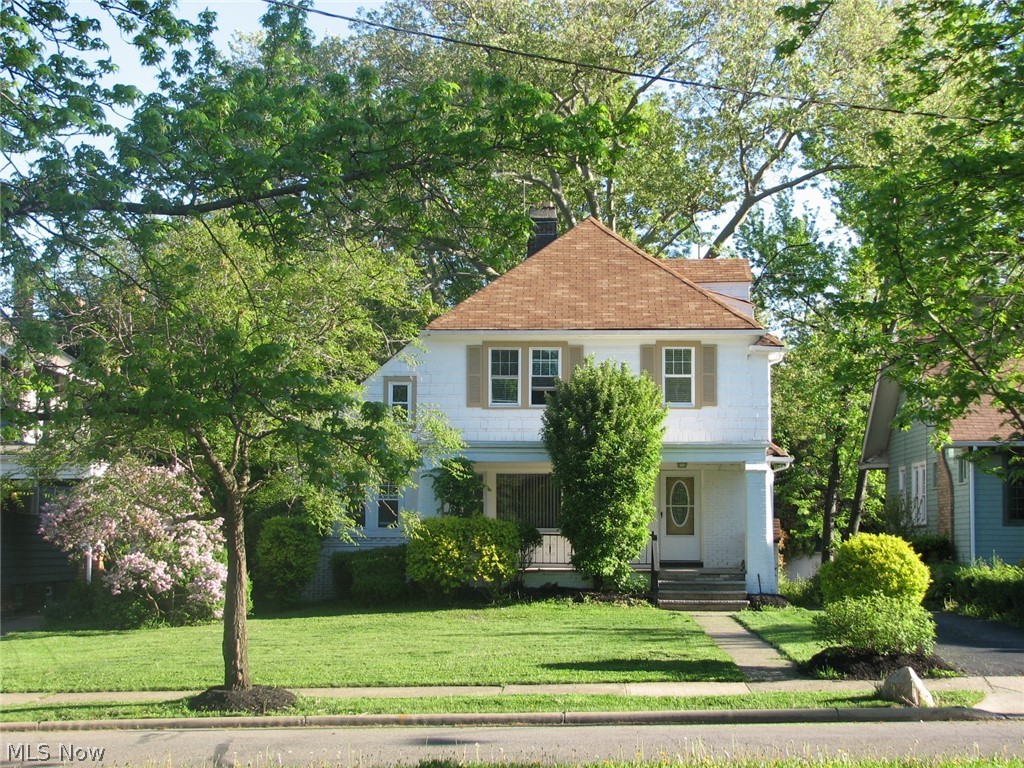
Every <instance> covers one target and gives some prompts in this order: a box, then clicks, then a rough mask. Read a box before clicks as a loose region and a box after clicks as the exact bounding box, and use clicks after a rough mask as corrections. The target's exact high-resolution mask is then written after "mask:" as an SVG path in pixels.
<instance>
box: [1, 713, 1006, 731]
mask: <svg viewBox="0 0 1024 768" xmlns="http://www.w3.org/2000/svg"><path fill="white" fill-rule="evenodd" d="M1018 719H1022V717H1020V716H1016V715H999V714H994V713H991V712H984V711H981V710H976V709H970V708H968V707H936V708H933V709H917V708H909V707H907V708H902V709H895V708H888V707H870V708H864V709H857V708H844V709H776V710H760V709H737V710H684V711H659V712H524V713H518V714H510V713H505V712H493V713H477V714H423V715H304V716H298V717H293V716H288V715H269V716H262V717H260V716H242V717H195V718H187V717H181V718H150V719H128V720H69V721H54V720H48V721H45V722H38V723H33V722H22V723H3V724H2V726H3V729H4V731H6V732H8V733H9V732H11V731H28V732H54V731H90V730H108V731H115V730H116V731H130V730H211V729H220V728H374V727H396V726H397V727H401V726H420V727H423V726H427V727H430V726H450V727H470V726H526V725H546V726H554V725H563V726H574V725H774V724H781V723H869V722H890V723H906V722H953V721H1001V720H1018Z"/></svg>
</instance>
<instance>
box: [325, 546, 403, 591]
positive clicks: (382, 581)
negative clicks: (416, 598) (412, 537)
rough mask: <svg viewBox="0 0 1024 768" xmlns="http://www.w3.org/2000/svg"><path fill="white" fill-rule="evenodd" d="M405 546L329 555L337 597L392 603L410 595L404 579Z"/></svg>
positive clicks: (357, 550)
mask: <svg viewBox="0 0 1024 768" xmlns="http://www.w3.org/2000/svg"><path fill="white" fill-rule="evenodd" d="M407 549H408V547H407V546H406V545H405V544H400V545H398V546H396V547H377V548H376V549H356V550H351V551H345V552H335V553H334V555H332V556H331V571H332V572H333V574H334V589H335V593H336V596H337V597H338V599H341V600H344V599H347V598H352V599H354V600H356V601H357V602H360V603H363V604H364V605H376V604H379V603H394V602H398V601H400V600H404V599H405V598H406V597H408V596H409V590H408V585H407V584H406V579H405V561H406V551H407Z"/></svg>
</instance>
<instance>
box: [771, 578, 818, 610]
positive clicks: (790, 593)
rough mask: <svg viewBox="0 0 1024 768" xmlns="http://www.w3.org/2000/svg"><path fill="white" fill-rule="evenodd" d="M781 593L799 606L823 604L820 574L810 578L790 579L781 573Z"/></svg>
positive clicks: (807, 606) (815, 606) (810, 606)
mask: <svg viewBox="0 0 1024 768" xmlns="http://www.w3.org/2000/svg"><path fill="white" fill-rule="evenodd" d="M779 594H780V595H782V596H783V597H784V598H786V599H787V600H788V601H789V602H790V603H792V604H793V605H795V606H796V607H798V608H817V607H818V606H820V605H821V602H822V601H821V582H820V580H819V578H818V574H815V575H814V576H813V577H812V578H810V579H792V580H790V579H788V578H785V577H784V576H783V575H781V574H780V575H779Z"/></svg>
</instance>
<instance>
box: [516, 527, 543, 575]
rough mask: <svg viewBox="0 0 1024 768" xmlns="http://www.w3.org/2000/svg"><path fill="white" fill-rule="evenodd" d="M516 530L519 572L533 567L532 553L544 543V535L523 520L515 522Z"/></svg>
mask: <svg viewBox="0 0 1024 768" xmlns="http://www.w3.org/2000/svg"><path fill="white" fill-rule="evenodd" d="M516 529H517V530H518V532H519V570H521V571H525V570H526V569H527V568H529V567H530V566H531V565H533V552H534V550H535V549H536V548H537V547H539V546H540V545H541V544H543V543H544V534H542V533H541V532H540V530H539V529H538V528H537V527H536V526H533V525H530V524H529V523H527V522H525V521H523V520H517V521H516Z"/></svg>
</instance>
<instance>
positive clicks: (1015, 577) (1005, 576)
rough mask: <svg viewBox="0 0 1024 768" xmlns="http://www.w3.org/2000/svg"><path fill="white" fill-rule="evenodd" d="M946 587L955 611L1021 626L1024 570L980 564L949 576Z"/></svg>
mask: <svg viewBox="0 0 1024 768" xmlns="http://www.w3.org/2000/svg"><path fill="white" fill-rule="evenodd" d="M946 585H947V586H946V589H947V592H946V594H945V595H943V597H945V598H946V599H947V600H949V601H950V602H951V603H952V605H953V606H955V607H956V609H957V611H959V612H961V613H965V614H967V615H970V616H976V617H978V618H984V619H996V620H1001V621H1009V622H1011V623H1014V624H1016V625H1017V626H1024V566H1020V565H1009V564H1008V563H1004V562H1002V561H1000V560H999V559H998V558H993V560H992V562H986V561H984V560H980V561H977V562H975V563H972V564H971V565H962V566H959V567H957V568H956V569H955V570H953V572H952V573H948V574H947V581H946Z"/></svg>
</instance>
